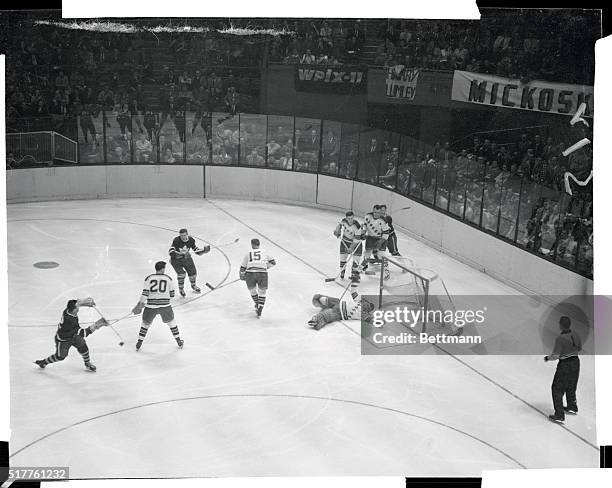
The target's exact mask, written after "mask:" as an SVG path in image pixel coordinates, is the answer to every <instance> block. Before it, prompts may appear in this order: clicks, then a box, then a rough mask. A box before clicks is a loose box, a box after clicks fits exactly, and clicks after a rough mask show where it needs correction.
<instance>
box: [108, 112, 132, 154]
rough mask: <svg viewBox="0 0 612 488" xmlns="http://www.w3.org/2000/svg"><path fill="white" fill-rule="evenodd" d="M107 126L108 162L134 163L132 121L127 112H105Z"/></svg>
mask: <svg viewBox="0 0 612 488" xmlns="http://www.w3.org/2000/svg"><path fill="white" fill-rule="evenodd" d="M104 115H105V125H106V131H105V132H106V162H108V163H131V162H132V121H131V117H130V113H129V112H126V111H120V112H117V111H108V112H104Z"/></svg>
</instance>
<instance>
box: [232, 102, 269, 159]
mask: <svg viewBox="0 0 612 488" xmlns="http://www.w3.org/2000/svg"><path fill="white" fill-rule="evenodd" d="M239 121H240V164H241V165H243V166H265V164H266V124H267V120H266V116H265V115H254V114H240V116H239Z"/></svg>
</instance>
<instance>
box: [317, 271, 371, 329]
mask: <svg viewBox="0 0 612 488" xmlns="http://www.w3.org/2000/svg"><path fill="white" fill-rule="evenodd" d="M357 285H358V278H355V277H354V278H353V280H352V282H351V292H350V294H349V295H347V296H342V297H340V298H334V297H330V296H327V295H320V294H316V295H314V296H313V297H312V304H313V305H314V306H315V307H318V308H321V309H322V310H321V311H320V312H319V313H318V314H316V315H315V316H314V317H312V318H311V319H310V320H309V321H308V325H309V326H310V327H312V328H313V329H315V330H319V329H322V328H323V327H325V326H326V325H327V324H331V323H332V322H336V321H337V320H365V321H367V322H369V321H370V320H371V319H372V311H373V310H374V305H373V304H371V303H370V302H368V301H367V300H362V298H361V295H359V293H358V292H357Z"/></svg>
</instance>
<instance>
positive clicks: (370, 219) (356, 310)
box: [35, 205, 399, 372]
mask: <svg viewBox="0 0 612 488" xmlns="http://www.w3.org/2000/svg"><path fill="white" fill-rule="evenodd" d="M334 235H335V236H336V237H337V238H339V239H340V273H339V277H340V278H341V279H344V277H345V271H346V267H347V264H348V263H349V261H351V262H352V266H351V274H350V280H351V281H350V284H349V286H350V288H351V293H350V294H349V295H348V296H347V298H346V299H344V295H345V294H346V292H347V291H348V288H349V286H347V287H346V288H345V292H344V293H343V295H342V296H341V297H340V298H334V297H330V296H326V295H320V294H317V295H314V297H313V299H312V303H313V305H314V306H316V307H319V308H321V309H322V310H321V311H320V312H319V313H318V314H317V315H315V316H314V317H313V318H312V319H310V321H309V322H308V325H309V326H310V327H312V328H314V329H316V330H319V329H321V328H322V327H323V326H324V325H326V324H328V323H331V322H334V321H336V320H353V319H358V318H361V315H362V308H364V309H365V312H366V313H367V312H369V311H371V309H372V308H373V307H372V306H371V305H370V304H369V303H367V302H365V301H364V303H362V300H361V297H360V295H359V293H358V292H357V288H358V284H359V282H360V275H361V273H362V272H366V273H367V272H368V271H367V270H368V266H369V265H370V264H377V263H380V257H379V255H378V253H379V251H382V250H384V249H385V248H388V250H389V252H390V253H391V254H392V255H394V256H398V255H399V252H398V249H397V237H396V235H395V231H394V229H393V222H392V219H391V216H389V215H387V206H386V205H375V206H374V208H373V210H372V212H370V213H368V214H367V215H366V216H365V219H364V222H363V224H360V223H359V221H358V220H357V219H356V218H355V216H354V214H353V212H350V211H349V212H347V213H346V215H345V217H344V218H343V219H342V220H341V221H340V222H339V223H338V225H337V226H336V228H335V229H334ZM210 250H211V247H210V246H209V245H206V246H203V247H201V248H200V247H198V245H197V244H196V241H195V239H194V238H193V237H191V236H190V235H189V233H188V231H187V229H184V228H183V229H181V230H180V231H179V235H178V236H177V237H175V238H174V240H173V241H172V245H171V246H170V249H169V250H168V254H169V255H170V264H171V266H172V268H173V269H174V271H175V272H176V276H177V282H178V291H179V294H180V296H181V297H182V298H185V296H186V293H185V277H187V278H188V279H189V283H190V285H191V289H192V290H193V292H194V293H201V289H200V288H199V287H198V285H197V269H196V266H195V263H194V261H193V257H192V256H191V252H193V253H195V254H196V255H198V256H201V255H203V254H206V253H208V252H210ZM275 265H276V261H275V260H274V258H273V257H272V256H270V255H269V254H268V253H267V252H266V251H265V250H264V249H262V248H261V247H260V241H259V239H252V240H251V250H250V251H249V252H248V253H247V254H246V255H245V256H244V259H243V260H242V262H241V266H240V271H239V279H240V280H243V281H245V282H246V286H247V289H248V290H249V293H250V295H251V298H252V300H253V303H254V306H255V314H256V316H257V318H259V317H261V315H262V312H263V309H264V305H265V302H266V292H267V289H268V270H269V269H270V268H271V267H273V266H275ZM206 285H207V286H208V287H209V288H211V290H212V289H214V288H213V287H212V286H211V285H209V284H208V283H207V284H206ZM175 293H176V290H175V287H174V281H173V279H172V278H171V277H170V276H169V275H167V274H166V262H165V261H158V262H156V263H155V273H153V274H151V275H149V276H147V277H146V278H145V280H144V284H143V288H142V293H141V296H140V298H139V300H138V302H137V303H136V305H135V306H134V308H133V309H132V311H131V312H132V314H134V315H140V314H141V313H142V322H141V326H140V330H139V333H138V339H137V341H136V351H139V350H140V349H141V348H142V345H143V343H144V341H145V338H146V335H147V332H148V330H149V327H150V326H151V324H152V323H153V320H154V319H155V317H157V316H158V315H159V316H160V317H161V319H162V322H163V323H164V324H166V325H168V327H169V328H170V331H171V333H172V335H173V337H174V339H175V340H176V343H177V345H178V347H179V348H181V349H182V348H183V346H184V344H185V342H184V341H183V339H182V338H181V336H180V332H179V329H178V325H177V324H176V322H175V320H174V311H173V309H172V305H171V304H170V301H171V299H173V298H174V297H175ZM80 307H96V303H95V301H94V299H93V298H91V297H87V298H84V299H72V300H69V301H68V303H67V304H66V308H65V309H64V311H63V312H62V318H61V320H60V323H59V324H58V328H57V332H56V334H55V338H54V340H55V351H54V353H53V354H51V355H50V356H48V357H47V358H45V359H40V360H36V361H35V363H36V364H37V365H38V366H39V367H40V368H45V367H46V366H47V365H49V364H52V363H55V362H58V361H63V360H64V359H65V358H66V357H67V356H68V352H69V351H70V349H71V348H72V347H75V348H76V349H77V351H78V352H79V354H81V357H82V358H83V362H84V364H85V369H86V370H87V371H92V372H93V371H96V366H94V365H93V363H92V362H91V360H90V356H89V348H88V346H87V342H86V341H85V338H86V337H88V336H89V335H90V334H92V333H93V332H95V331H96V330H98V329H100V328H101V327H104V326H109V325H110V323H109V322H108V321H107V320H106V319H105V318H104V317H101V318H100V319H99V320H97V321H96V322H95V323H93V324H92V325H90V326H88V327H86V328H81V326H80V325H79V318H78V312H79V308H80ZM96 310H97V309H96ZM120 345H123V343H121V344H120Z"/></svg>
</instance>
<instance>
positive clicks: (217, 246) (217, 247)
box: [194, 237, 240, 256]
mask: <svg viewBox="0 0 612 488" xmlns="http://www.w3.org/2000/svg"><path fill="white" fill-rule="evenodd" d="M239 240H240V237H236V239H234V240H233V241H230V242H224V243H223V244H217V245H216V246H210V250H211V251H212V250H213V249H219V248H220V247H225V246H230V245H232V244H236V243H237V242H238V241H239ZM194 253H195V254H197V255H198V256H202V255H203V254H204V252H203V250H200V251H194Z"/></svg>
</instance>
